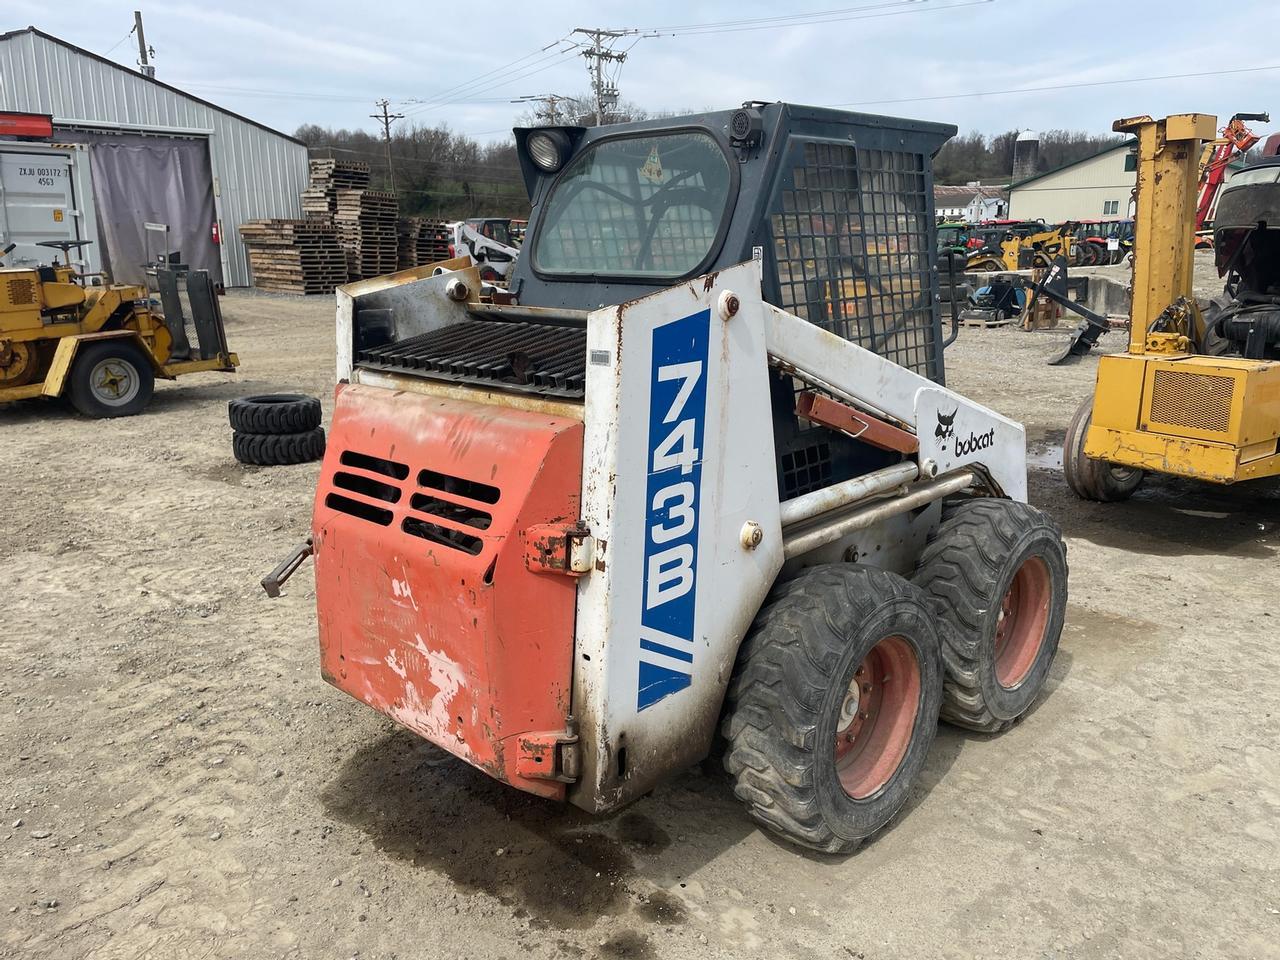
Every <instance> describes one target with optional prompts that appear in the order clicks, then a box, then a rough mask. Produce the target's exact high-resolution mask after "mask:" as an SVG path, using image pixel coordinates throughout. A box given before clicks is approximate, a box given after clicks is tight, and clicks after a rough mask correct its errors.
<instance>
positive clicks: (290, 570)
mask: <svg viewBox="0 0 1280 960" xmlns="http://www.w3.org/2000/svg"><path fill="white" fill-rule="evenodd" d="M313 553H315V548H313V547H312V546H311V538H310V537H307V539H306V542H305V543H300V544H298V545H297V546H296V547H294V548H293V551H292V552H291V553H290V554H289V556H287V557H285V558H284V561H283V562H282V563H281V564H280V566H278V567H276V568H275V569H274V570H272V571H271V572H270V573H268V574H267V575H266V576H265V577H263V578H262V589H263V590H265V591H267V596H268V597H271V598H273V599H274V598H275V597H278V596H280V588H281V587H283V586H284V584H285V581H286V580H288V579H289V578H290V577H292V576H293V575H294V573H295V572H296V571H297V569H298V568H299V567H300V566H302V562H303V561H304V560H306V559H307V557H309V556H311V555H312V554H313Z"/></svg>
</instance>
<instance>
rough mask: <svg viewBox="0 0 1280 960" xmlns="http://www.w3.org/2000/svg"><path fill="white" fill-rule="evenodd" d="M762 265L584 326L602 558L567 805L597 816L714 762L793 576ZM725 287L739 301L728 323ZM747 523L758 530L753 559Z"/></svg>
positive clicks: (587, 440)
mask: <svg viewBox="0 0 1280 960" xmlns="http://www.w3.org/2000/svg"><path fill="white" fill-rule="evenodd" d="M758 270H759V268H758V266H757V265H756V264H754V263H748V264H743V265H740V266H736V267H733V268H731V269H729V270H725V271H722V272H721V273H719V274H712V275H710V276H708V277H705V278H701V279H699V280H696V281H693V282H691V283H686V284H681V285H680V286H678V287H674V288H672V289H670V290H666V291H663V292H661V293H657V294H654V295H652V296H649V297H646V298H644V299H642V300H636V301H633V302H631V303H628V304H624V305H622V306H619V307H609V308H607V309H604V310H598V311H596V312H594V313H592V314H591V316H590V319H589V321H588V326H587V349H588V365H587V380H586V386H587V389H586V395H587V399H586V410H585V423H586V432H585V437H584V451H583V486H582V491H583V520H584V521H585V522H586V524H587V526H588V527H589V528H590V530H591V534H592V536H593V537H594V538H595V540H596V544H597V546H596V557H597V562H596V565H595V569H594V570H592V571H591V573H590V574H588V575H587V576H586V577H584V578H583V579H582V581H581V582H580V586H579V589H578V616H577V628H576V633H577V636H576V644H575V663H574V695H573V703H574V712H575V714H576V715H577V718H578V722H579V729H580V730H581V731H582V734H583V736H582V740H583V743H584V745H585V746H586V750H585V755H584V756H583V758H582V760H583V764H582V765H583V774H582V779H581V780H580V781H579V782H578V783H577V784H576V785H575V786H574V787H573V788H571V790H572V791H573V792H572V794H571V797H572V799H573V800H574V802H575V803H578V804H579V805H580V806H584V807H587V808H589V809H602V808H608V807H611V806H614V805H616V804H617V803H619V802H622V801H623V800H625V799H629V798H631V797H634V796H637V795H639V794H640V793H643V792H644V791H646V790H648V789H649V788H650V787H651V786H652V785H653V784H654V783H656V782H658V780H660V779H661V778H662V777H664V776H665V775H667V774H668V773H669V772H670V771H671V770H673V769H678V768H679V767H680V766H683V765H687V764H689V763H693V762H696V761H697V760H698V759H700V758H701V757H702V756H704V755H705V754H706V751H707V748H708V746H709V744H710V739H711V736H712V733H713V732H714V730H715V725H716V721H717V718H718V716H719V713H720V707H721V703H722V701H723V698H724V690H725V685H726V684H727V682H728V679H729V674H730V672H731V670H732V668H733V662H734V659H735V657H736V656H737V652H738V645H739V643H740V642H741V639H742V637H743V635H744V634H745V633H746V630H747V628H748V627H749V626H750V624H751V621H752V620H753V619H754V618H755V615H756V611H757V610H758V609H759V607H760V604H761V603H762V602H763V600H764V597H765V595H766V594H767V593H768V591H769V588H770V587H771V586H772V584H773V582H774V579H775V577H776V576H777V573H778V570H779V569H780V568H781V566H782V536H781V525H780V522H779V519H778V517H779V512H778V481H777V474H776V471H775V463H774V449H773V434H772V430H771V427H770V423H771V422H772V421H771V413H770V409H769V386H768V368H767V360H766V353H765V329H764V326H765V324H764V315H765V305H764V303H763V301H762V300H761V298H760V278H759V272H758ZM724 290H732V291H734V292H735V293H737V294H738V296H739V298H740V304H741V306H740V308H739V310H738V312H737V314H736V315H734V316H733V317H731V318H730V319H728V320H724V319H721V317H720V315H719V314H718V312H717V298H718V297H719V296H720V294H721V291H724ZM673 436H674V437H675V438H676V439H674V440H672V439H671V438H672V437H673ZM695 448H696V454H695V453H694V450H695ZM675 461H680V462H679V463H678V464H676V465H668V464H671V463H674V462H675ZM655 466H656V467H657V468H658V469H655ZM748 522H754V523H756V524H758V525H759V526H760V528H761V530H762V533H763V536H762V539H761V541H760V543H759V545H758V546H756V547H755V548H754V549H748V548H746V547H744V546H743V544H742V530H743V526H744V525H745V524H747V523H748ZM690 524H692V528H690ZM620 761H621V770H620V769H619V767H620Z"/></svg>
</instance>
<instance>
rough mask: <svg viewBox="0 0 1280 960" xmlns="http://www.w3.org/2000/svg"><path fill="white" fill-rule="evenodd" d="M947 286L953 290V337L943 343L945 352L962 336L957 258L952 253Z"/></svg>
mask: <svg viewBox="0 0 1280 960" xmlns="http://www.w3.org/2000/svg"><path fill="white" fill-rule="evenodd" d="M947 286H948V287H949V288H950V290H951V336H949V337H947V339H945V340H943V341H942V349H943V350H945V349H947V347H949V346H951V345H952V344H953V343H955V342H956V338H957V337H959V336H960V307H959V305H958V304H957V303H956V258H955V257H954V256H953V255H952V254H950V253H948V254H947Z"/></svg>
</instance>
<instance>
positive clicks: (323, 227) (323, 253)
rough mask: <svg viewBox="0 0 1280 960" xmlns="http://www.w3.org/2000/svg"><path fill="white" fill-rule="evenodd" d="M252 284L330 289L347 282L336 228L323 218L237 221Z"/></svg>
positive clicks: (282, 288)
mask: <svg viewBox="0 0 1280 960" xmlns="http://www.w3.org/2000/svg"><path fill="white" fill-rule="evenodd" d="M240 237H241V239H242V240H244V245H245V248H246V249H247V250H248V251H249V269H250V270H251V271H252V273H253V285H254V286H255V287H257V288H258V289H260V290H270V291H273V292H275V293H332V292H333V289H334V287H337V286H340V285H341V284H344V283H346V282H347V259H346V255H345V253H344V252H343V249H342V247H341V246H339V245H338V231H337V229H336V228H335V227H334V226H333V224H331V223H326V222H324V221H322V220H312V219H307V220H250V221H249V222H248V223H243V224H241V225H240Z"/></svg>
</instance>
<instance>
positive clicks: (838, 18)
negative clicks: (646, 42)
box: [653, 0, 995, 37]
mask: <svg viewBox="0 0 1280 960" xmlns="http://www.w3.org/2000/svg"><path fill="white" fill-rule="evenodd" d="M929 2H931V0H891V2H886V3H880V4H871V5H868V6H865V7H849V8H846V11H858V10H863V11H866V10H875V9H879V8H883V7H899V6H901V7H904V8H905V9H901V10H898V9H890V10H886V11H885V12H883V13H865V12H864V13H857V12H852V13H851V12H844V13H840V12H839V11H826V12H822V13H816V14H792V15H790V16H787V17H777V18H773V17H768V18H763V17H762V18H760V21H761V22H753V21H734V20H724V21H710V22H708V23H705V24H689V25H687V26H683V27H666V28H663V27H657V28H654V29H653V35H654V36H657V37H682V36H683V37H694V36H704V35H707V34H715V33H743V32H745V31H749V30H779V29H782V28H785V27H806V26H813V25H816V24H823V23H847V22H849V21H852V20H877V19H880V18H882V17H901V16H905V15H907V14H912V13H945V12H946V11H948V10H958V9H960V8H962V7H976V6H980V5H984V4H988V3H995V0H965V2H963V3H949V4H947V5H945V6H939V7H934V6H925V5H924V4H926V3H929ZM763 21H767V22H763Z"/></svg>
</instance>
